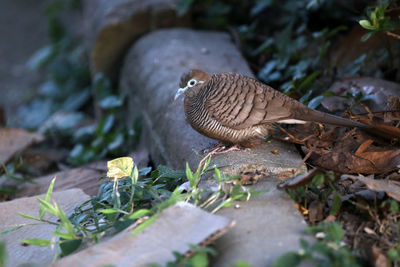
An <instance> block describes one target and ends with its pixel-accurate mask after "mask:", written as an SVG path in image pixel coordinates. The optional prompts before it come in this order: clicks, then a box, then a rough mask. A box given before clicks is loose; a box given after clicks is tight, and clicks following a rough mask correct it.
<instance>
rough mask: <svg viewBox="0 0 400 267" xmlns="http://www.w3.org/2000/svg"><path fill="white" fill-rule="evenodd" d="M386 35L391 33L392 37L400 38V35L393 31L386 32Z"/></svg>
mask: <svg viewBox="0 0 400 267" xmlns="http://www.w3.org/2000/svg"><path fill="white" fill-rule="evenodd" d="M385 33H386V35H389V36H390V37H393V38H396V39H399V40H400V35H398V34H395V33H392V32H385Z"/></svg>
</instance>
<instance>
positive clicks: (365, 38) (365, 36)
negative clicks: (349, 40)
mask: <svg viewBox="0 0 400 267" xmlns="http://www.w3.org/2000/svg"><path fill="white" fill-rule="evenodd" d="M374 34H375V32H367V33H366V34H364V35H363V36H362V37H361V41H362V42H365V41H367V40H368V39H369V38H371V37H372V36H374Z"/></svg>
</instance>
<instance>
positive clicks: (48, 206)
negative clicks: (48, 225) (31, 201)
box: [37, 198, 57, 216]
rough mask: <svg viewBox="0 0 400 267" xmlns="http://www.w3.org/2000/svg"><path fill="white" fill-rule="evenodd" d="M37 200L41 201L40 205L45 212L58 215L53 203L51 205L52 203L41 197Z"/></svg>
mask: <svg viewBox="0 0 400 267" xmlns="http://www.w3.org/2000/svg"><path fill="white" fill-rule="evenodd" d="M37 200H38V201H39V202H40V207H41V209H42V207H43V210H44V212H47V213H50V214H51V215H54V216H57V209H56V208H54V207H53V205H51V203H49V202H47V201H45V200H43V199H41V198H37Z"/></svg>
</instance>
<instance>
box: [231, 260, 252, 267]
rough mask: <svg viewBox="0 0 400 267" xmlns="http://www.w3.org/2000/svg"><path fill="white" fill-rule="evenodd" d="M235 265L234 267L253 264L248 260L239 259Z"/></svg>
mask: <svg viewBox="0 0 400 267" xmlns="http://www.w3.org/2000/svg"><path fill="white" fill-rule="evenodd" d="M233 266H234V267H251V264H250V263H248V262H246V261H242V260H239V261H237V262H235V264H234V265H233Z"/></svg>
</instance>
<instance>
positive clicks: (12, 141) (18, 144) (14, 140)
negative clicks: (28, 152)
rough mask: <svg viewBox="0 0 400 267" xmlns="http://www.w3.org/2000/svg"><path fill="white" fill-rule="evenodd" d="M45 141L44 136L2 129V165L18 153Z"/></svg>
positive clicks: (0, 137)
mask: <svg viewBox="0 0 400 267" xmlns="http://www.w3.org/2000/svg"><path fill="white" fill-rule="evenodd" d="M43 140H44V136H43V135H41V134H37V133H29V132H27V131H25V130H22V129H14V128H0V164H4V163H6V162H7V161H9V160H10V159H11V158H12V157H13V156H14V155H15V154H16V153H18V152H21V151H23V150H24V149H26V148H27V147H29V146H31V145H32V144H34V143H39V142H41V141H43Z"/></svg>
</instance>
